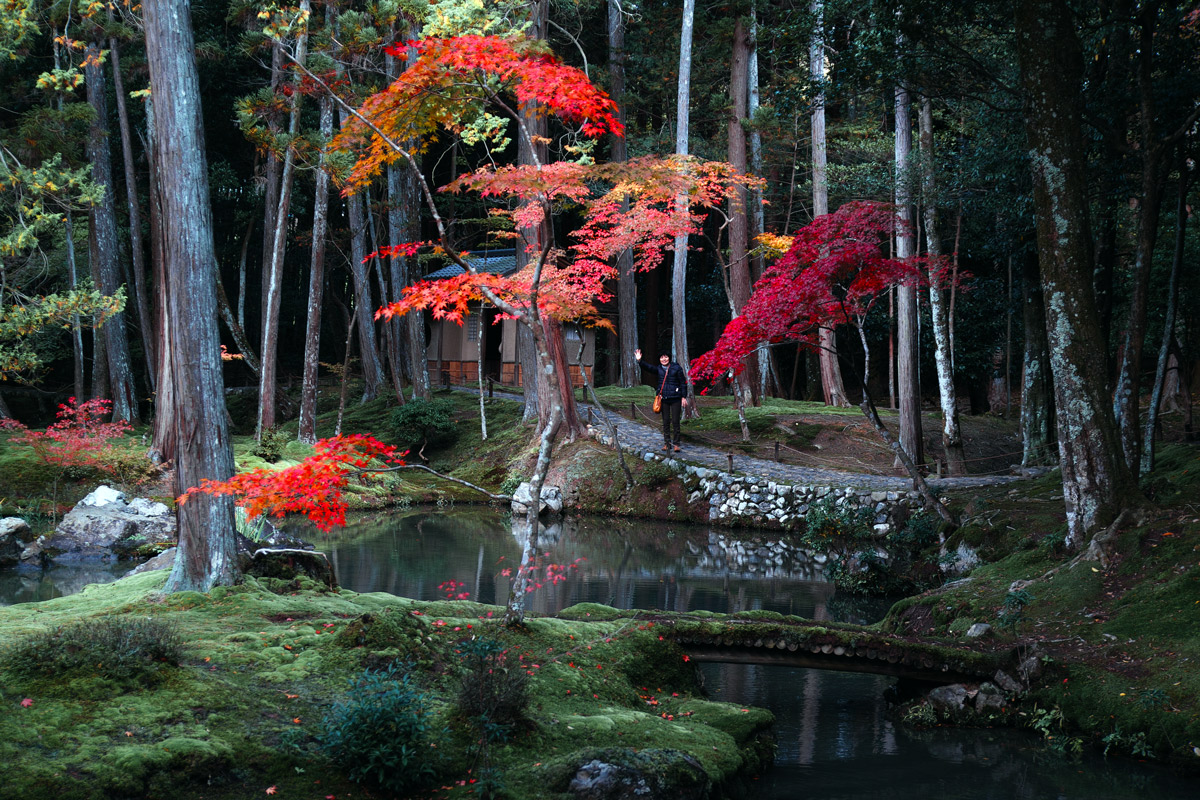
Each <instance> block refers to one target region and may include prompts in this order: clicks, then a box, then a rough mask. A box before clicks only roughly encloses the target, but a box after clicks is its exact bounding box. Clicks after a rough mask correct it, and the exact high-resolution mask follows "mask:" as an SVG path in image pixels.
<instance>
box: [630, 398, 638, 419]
mask: <svg viewBox="0 0 1200 800" xmlns="http://www.w3.org/2000/svg"><path fill="white" fill-rule="evenodd" d="M629 417H630V419H633V420H635V421H636V420H637V403H635V402H633V401H632V400H630V401H629Z"/></svg>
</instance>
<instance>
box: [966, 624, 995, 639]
mask: <svg viewBox="0 0 1200 800" xmlns="http://www.w3.org/2000/svg"><path fill="white" fill-rule="evenodd" d="M991 632H992V626H991V625H988V624H987V623H986V622H976V623H975V624H974V625H972V626H971V627H970V628H967V638H968V639H978V638H979V637H981V636H987V635H988V634H989V633H991Z"/></svg>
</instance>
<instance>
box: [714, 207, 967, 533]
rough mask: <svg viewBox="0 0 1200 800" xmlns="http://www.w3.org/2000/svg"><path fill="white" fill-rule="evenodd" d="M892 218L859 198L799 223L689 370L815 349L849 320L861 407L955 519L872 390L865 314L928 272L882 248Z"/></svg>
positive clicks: (917, 481) (725, 367)
mask: <svg viewBox="0 0 1200 800" xmlns="http://www.w3.org/2000/svg"><path fill="white" fill-rule="evenodd" d="M895 225H896V212H895V207H894V206H892V205H890V204H886V203H872V202H865V201H856V202H851V203H847V204H845V205H843V206H842V207H841V208H839V209H838V210H837V211H835V212H834V213H832V214H826V215H824V216H821V217H818V218H817V219H815V220H814V221H813V222H811V223H810V224H809V225H807V226H806V227H804V228H802V229H801V230H800V231H799V232H797V234H796V237H795V239H794V240H793V242H792V246H791V248H790V249H789V250H788V251H787V253H785V254H784V256H783V257H782V258H780V259H779V260H778V261H776V262H775V263H774V264H773V265H772V266H771V267H769V268H768V269H767V270H765V271H764V272H763V276H762V277H761V278H760V279H759V280H758V281H757V282H756V283H755V284H754V291H753V293H752V294H751V296H750V299H749V301H747V303H746V305H745V306H744V307H743V309H742V314H741V316H738V317H736V318H734V319H733V320H732V321H731V322H730V323H729V324H728V325H727V326H726V327H725V330H724V332H722V334H721V337H720V338H719V339H718V340H717V344H716V346H715V347H714V348H713V349H712V350H710V351H709V352H707V353H705V354H704V355H702V356H700V357H699V358H697V359H696V360H695V361H693V362H692V368H691V374H692V377H693V378H694V379H697V380H703V379H707V380H715V379H717V378H720V377H722V376H724V375H726V374H730V373H732V374H735V375H736V374H737V373H739V372H740V371H741V370H742V365H743V363H744V362H743V359H745V357H746V356H747V355H749V354H751V353H753V352H754V351H755V350H757V349H758V348H759V347H764V346H770V345H773V344H779V343H781V342H787V341H794V342H798V343H800V344H801V345H802V346H804V347H808V348H811V349H817V348H819V347H820V346H821V345H820V332H821V330H822V329H836V328H839V327H842V326H845V325H849V326H851V327H852V328H854V329H855V330H856V331H857V333H858V337H859V341H860V342H861V343H862V347H863V364H864V368H863V371H862V373H861V374H860V375H859V385H860V388H861V391H862V395H861V397H862V399H861V402H860V403H859V408H860V409H861V410H862V412H863V414H864V415H865V416H866V417H867V419H868V420H869V421H870V422H871V424H872V425H873V426H874V428H875V429H876V431H877V432H878V433H879V434H880V436H881V437H882V438H883V440H884V442H886V443H887V445H888V447H890V448H891V449H892V450H893V452H895V453H896V456H897V458H899V459H900V461H901V463H903V464H904V466H905V468H906V469H907V471H908V473H909V475H910V477H911V478H912V480H913V484H914V486H915V488H916V489H917V490H918V491H920V492H921V493H922V495H923V497H924V498H925V500H926V503H927V505H929V506H930V507H931V508H933V509H934V510H935V511H937V513H938V514H939V516H941V517H942V518H943V519H944V520H946V522H948V523H950V524H952V525H953V524H955V521H954V519H953V517H952V516H951V515H950V512H949V511H948V510H947V509H946V508H945V506H943V505H942V504H941V503H940V502H937V500H936V499H935V498H934V497H933V494H932V492H931V491H930V490H929V487H928V485H927V484H926V483H925V479H924V478H923V476H922V475H921V473H920V471H919V470H918V469H917V467H916V465H915V464H914V463H913V462H912V459H910V458H909V457H908V455H907V454H906V453H905V452H904V450H903V449H902V448H901V447H900V445H899V443H898V442H897V441H896V440H895V439H894V437H892V435H891V433H890V432H889V431H888V429H887V426H885V425H884V424H883V420H882V419H880V417H879V414H878V413H877V411H876V409H875V404H874V402H873V401H872V400H871V395H870V392H869V391H868V389H867V381H868V379H869V377H870V373H869V368H870V361H871V358H870V350H869V348H868V346H867V336H866V328H865V323H866V317H867V313H868V312H869V311H870V309H871V306H872V305H873V304H874V303H875V301H876V300H877V299H879V298H880V297H881V296H883V293H884V292H885V291H886V289H887V288H888V287H890V286H894V285H896V284H898V283H900V282H901V281H904V280H914V281H919V280H921V278H922V276H924V275H928V274H929V270H928V267H927V264H926V261H925V259H917V258H913V259H905V260H903V261H901V260H897V259H894V258H888V257H887V256H885V255H884V247H885V246H886V244H887V241H888V239H889V237H890V236H891V235H892V233H893V232H894V230H895Z"/></svg>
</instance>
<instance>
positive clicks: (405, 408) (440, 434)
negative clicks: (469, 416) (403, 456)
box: [392, 397, 458, 447]
mask: <svg viewBox="0 0 1200 800" xmlns="http://www.w3.org/2000/svg"><path fill="white" fill-rule="evenodd" d="M392 431H393V433H394V434H395V437H396V441H398V442H400V443H401V444H404V445H408V446H410V447H424V446H425V445H435V446H436V445H442V444H446V443H449V442H451V441H453V440H454V438H455V437H456V436H457V435H458V423H456V422H455V420H454V401H453V400H450V399H449V398H446V397H435V398H433V399H432V400H422V399H421V398H417V399H415V400H410V401H408V402H407V403H405V404H404V405H402V406H400V407H399V408H397V409H396V410H395V411H393V412H392Z"/></svg>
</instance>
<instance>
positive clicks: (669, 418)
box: [662, 397, 683, 444]
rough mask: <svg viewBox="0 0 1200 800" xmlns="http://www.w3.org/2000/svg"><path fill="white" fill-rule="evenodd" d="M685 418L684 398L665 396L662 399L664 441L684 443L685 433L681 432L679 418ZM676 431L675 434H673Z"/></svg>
mask: <svg viewBox="0 0 1200 800" xmlns="http://www.w3.org/2000/svg"><path fill="white" fill-rule="evenodd" d="M682 418H683V398H682V397H672V398H670V399H667V398H665V397H664V398H663V401H662V419H663V441H664V442H665V443H667V444H672V443H674V444H682V443H683V434H682V433H680V432H679V420H680V419H682ZM672 431H674V434H675V435H674V436H672V435H671V433H672Z"/></svg>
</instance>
